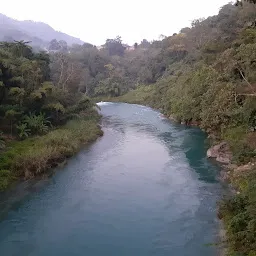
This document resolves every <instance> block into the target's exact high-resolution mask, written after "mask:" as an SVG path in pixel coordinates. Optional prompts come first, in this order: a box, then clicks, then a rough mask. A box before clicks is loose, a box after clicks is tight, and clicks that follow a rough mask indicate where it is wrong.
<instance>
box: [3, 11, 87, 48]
mask: <svg viewBox="0 0 256 256" xmlns="http://www.w3.org/2000/svg"><path fill="white" fill-rule="evenodd" d="M52 39H56V40H58V41H60V40H64V41H66V42H67V44H68V45H72V44H83V43H84V42H83V41H82V40H80V39H79V38H76V37H73V36H70V35H68V34H65V33H63V32H60V31H56V30H54V29H53V28H52V27H51V26H49V25H48V24H46V23H43V22H35V21H31V20H24V21H19V20H15V19H12V18H10V17H8V16H6V15H4V14H1V13H0V41H13V40H25V41H32V42H31V45H32V46H34V47H41V48H45V47H47V46H48V45H49V42H50V41H51V40H52Z"/></svg>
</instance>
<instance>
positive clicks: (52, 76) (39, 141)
mask: <svg viewBox="0 0 256 256" xmlns="http://www.w3.org/2000/svg"><path fill="white" fill-rule="evenodd" d="M48 51H49V52H48V53H46V52H37V53H35V52H33V51H32V49H31V48H30V47H29V46H28V44H26V42H2V43H1V47H0V118H1V119H0V129H1V131H2V132H3V134H2V135H1V148H2V149H1V151H2V153H1V159H2V160H1V165H0V170H1V171H0V177H1V178H0V181H1V187H2V188H4V187H6V186H7V185H8V184H9V181H10V180H12V179H13V177H14V178H17V177H20V176H21V177H27V178H29V177H31V176H34V175H36V173H42V172H44V171H45V170H46V169H47V168H48V167H51V166H54V165H55V164H56V162H59V161H61V160H62V159H63V158H65V157H66V156H70V155H72V154H73V152H75V151H76V150H77V149H78V148H79V147H80V145H81V143H82V142H87V141H89V140H91V139H94V138H96V137H97V136H98V135H100V134H101V132H100V130H99V129H98V127H97V121H96V120H97V118H98V117H97V113H96V112H95V110H94V105H93V103H92V102H91V100H90V99H89V98H88V97H91V98H94V99H105V100H108V99H110V100H111V101H124V102H130V103H140V104H144V105H149V106H152V107H154V108H157V109H160V110H161V111H162V113H163V114H164V115H166V116H168V117H170V118H171V119H175V120H177V121H178V122H182V123H185V124H193V125H198V126H200V127H201V128H202V129H204V130H205V131H206V132H207V133H208V134H210V137H211V139H212V142H213V144H214V145H215V144H216V145H218V146H216V147H215V148H214V149H212V150H211V152H208V154H209V156H213V157H216V158H218V159H219V160H220V159H221V160H222V162H225V164H228V168H227V170H226V175H225V179H227V180H229V181H230V182H231V183H232V185H233V187H234V188H235V189H236V191H237V193H235V194H234V195H232V196H230V197H229V198H226V199H224V200H223V201H222V203H221V204H220V211H219V217H220V218H222V219H223V220H224V225H225V228H226V231H227V244H228V246H229V254H230V255H256V212H255V209H256V188H255V186H256V168H255V164H254V163H255V159H256V73H255V70H256V5H255V3H254V1H243V2H242V3H238V4H227V5H225V6H223V7H222V8H221V9H220V11H219V14H218V15H216V16H213V17H209V18H207V19H197V20H194V21H193V22H192V24H191V27H186V28H183V29H181V30H180V32H178V33H175V34H173V35H172V36H163V37H162V40H158V41H153V42H148V41H147V40H146V39H144V40H143V41H142V42H141V43H135V44H134V46H133V47H132V48H131V47H130V48H127V47H126V46H124V45H123V44H122V40H121V38H120V37H116V38H114V39H107V40H106V43H105V44H104V45H103V46H102V47H98V48H97V47H95V46H93V45H91V44H88V43H85V44H83V45H78V44H77V45H76V44H74V45H73V46H68V45H67V43H66V42H63V41H62V40H61V41H57V40H52V41H51V42H50V44H49V47H48ZM85 95H86V96H85ZM79 127H80V128H79ZM83 127H86V129H83ZM73 131H76V132H73ZM84 132H85V134H86V135H85V134H83V133H84ZM60 138H61V139H62V138H65V139H64V140H60ZM85 138H86V139H85ZM223 142H225V143H223ZM26 144H27V145H26ZM29 149H30V150H29ZM49 152H50V153H49ZM231 153H232V154H231ZM49 154H50V155H51V156H54V157H50V156H49ZM39 155H40V156H44V157H40V158H39V157H38V156H39ZM227 156H228V157H227ZM31 159H33V161H31Z"/></svg>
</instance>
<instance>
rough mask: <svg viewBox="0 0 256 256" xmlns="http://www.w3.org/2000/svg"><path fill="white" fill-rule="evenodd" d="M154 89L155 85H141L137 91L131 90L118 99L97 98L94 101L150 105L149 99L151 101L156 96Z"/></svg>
mask: <svg viewBox="0 0 256 256" xmlns="http://www.w3.org/2000/svg"><path fill="white" fill-rule="evenodd" d="M154 88H155V87H154V85H151V86H150V85H147V86H144V85H141V86H139V87H137V88H136V89H135V90H131V91H129V92H127V93H126V94H124V95H121V96H118V97H96V98H94V99H93V100H94V101H95V102H99V101H111V102H124V103H132V104H143V105H148V103H149V99H151V97H152V95H153V94H154Z"/></svg>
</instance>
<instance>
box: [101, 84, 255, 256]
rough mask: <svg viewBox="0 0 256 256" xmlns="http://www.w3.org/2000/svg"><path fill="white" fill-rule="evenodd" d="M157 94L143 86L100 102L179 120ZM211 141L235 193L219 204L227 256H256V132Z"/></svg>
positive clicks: (232, 132) (238, 130)
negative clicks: (148, 110) (153, 111)
mask: <svg viewBox="0 0 256 256" xmlns="http://www.w3.org/2000/svg"><path fill="white" fill-rule="evenodd" d="M153 93H154V87H153V86H150V87H146V86H142V87H139V88H138V89H137V90H133V91H130V92H128V93H127V94H125V95H122V96H120V97H116V98H104V99H100V100H104V101H112V102H125V103H133V104H142V105H148V106H151V107H153V108H157V109H159V110H160V111H161V112H163V114H164V115H165V116H168V117H169V116H170V119H171V120H173V119H175V117H173V115H171V114H170V113H166V112H165V111H163V109H161V107H160V104H159V103H157V102H155V103H153V102H152V98H151V97H152V94H153ZM178 122H180V123H183V124H186V122H182V121H180V120H178ZM193 125H194V124H193ZM199 126H200V125H199ZM206 132H208V133H209V132H210V131H206ZM209 138H210V141H211V144H212V145H213V146H212V147H211V148H210V149H209V151H208V157H213V158H215V159H216V160H221V161H219V162H221V163H222V164H224V165H223V168H222V171H221V177H220V179H221V180H222V181H224V182H227V183H228V184H229V185H230V187H231V190H232V191H233V193H229V195H228V196H226V197H225V198H223V200H222V201H221V202H219V210H218V217H219V218H220V219H221V220H222V222H223V227H224V229H225V234H226V235H225V241H224V242H225V243H226V245H227V246H226V247H227V253H226V254H227V255H236V254H237V253H240V254H241V253H242V254H241V255H250V256H251V255H256V235H255V234H256V224H255V223H256V213H255V209H256V164H255V152H253V150H252V149H253V147H254V145H255V141H256V140H255V132H249V133H244V130H243V129H242V127H230V128H228V129H226V130H225V132H223V134H216V133H215V134H214V133H210V136H209ZM224 140H225V141H226V142H225V143H223V141H224ZM217 149H218V150H217ZM216 150H217V151H216ZM225 251H226V250H225Z"/></svg>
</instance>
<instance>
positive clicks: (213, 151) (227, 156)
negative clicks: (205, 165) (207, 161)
mask: <svg viewBox="0 0 256 256" xmlns="http://www.w3.org/2000/svg"><path fill="white" fill-rule="evenodd" d="M207 157H208V158H215V159H216V161H218V162H220V163H222V164H230V163H231V159H232V153H231V151H230V149H229V146H228V144H227V143H226V142H225V141H224V142H221V143H220V144H217V145H214V146H213V147H211V148H209V149H208V150H207Z"/></svg>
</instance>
